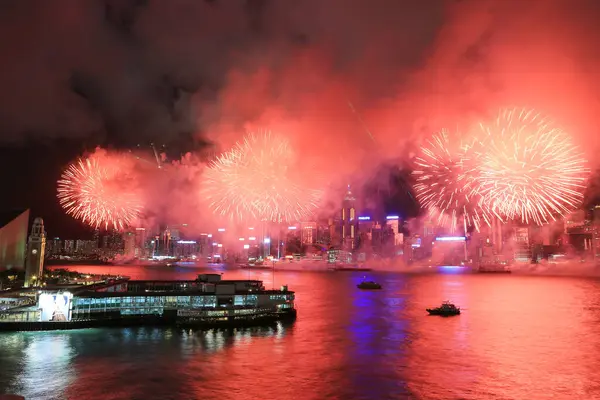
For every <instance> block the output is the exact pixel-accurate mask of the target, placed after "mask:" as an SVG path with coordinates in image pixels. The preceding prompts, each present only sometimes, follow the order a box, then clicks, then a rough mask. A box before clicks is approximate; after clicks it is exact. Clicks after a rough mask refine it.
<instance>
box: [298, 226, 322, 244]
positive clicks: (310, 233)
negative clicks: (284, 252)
mask: <svg viewBox="0 0 600 400" xmlns="http://www.w3.org/2000/svg"><path fill="white" fill-rule="evenodd" d="M317 234H318V229H317V223H316V222H302V223H301V224H300V240H301V242H302V244H313V243H316V242H317Z"/></svg>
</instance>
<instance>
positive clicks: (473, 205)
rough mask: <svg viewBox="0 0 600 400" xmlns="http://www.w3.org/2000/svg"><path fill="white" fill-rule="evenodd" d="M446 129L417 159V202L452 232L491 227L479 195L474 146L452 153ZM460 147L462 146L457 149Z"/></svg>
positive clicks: (429, 143) (429, 141) (432, 139)
mask: <svg viewBox="0 0 600 400" xmlns="http://www.w3.org/2000/svg"><path fill="white" fill-rule="evenodd" d="M451 147H452V145H451V138H450V136H449V134H448V132H447V131H446V130H442V131H441V132H439V133H437V134H435V135H433V137H432V138H431V139H430V140H428V141H427V145H425V146H423V147H422V148H421V150H422V155H421V156H419V157H416V159H415V164H416V168H415V170H414V171H413V174H414V175H415V176H416V184H415V185H414V189H415V194H416V197H417V200H418V201H419V203H420V204H421V206H422V207H424V208H426V209H427V210H428V212H429V214H430V216H431V217H432V218H434V219H435V220H436V222H437V223H438V224H439V225H445V226H447V225H450V228H451V230H452V231H455V230H456V229H457V228H458V227H459V226H461V227H462V228H463V229H464V230H465V231H466V230H467V227H469V226H473V227H475V228H476V229H477V230H479V229H480V226H481V225H482V223H486V224H488V225H489V224H490V221H491V219H490V215H489V213H488V212H487V210H486V209H485V208H483V207H482V205H481V197H480V195H479V193H478V192H477V189H478V187H477V185H476V179H477V168H476V165H475V164H474V157H473V158H472V157H471V156H472V154H471V153H472V149H473V146H471V145H463V146H460V149H457V150H456V151H452V150H451ZM455 147H459V146H455Z"/></svg>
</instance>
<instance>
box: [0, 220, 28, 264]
mask: <svg viewBox="0 0 600 400" xmlns="http://www.w3.org/2000/svg"><path fill="white" fill-rule="evenodd" d="M28 225H29V210H25V211H23V210H17V211H11V212H5V213H3V214H2V215H0V270H7V269H23V267H24V265H25V251H26V245H27V228H28Z"/></svg>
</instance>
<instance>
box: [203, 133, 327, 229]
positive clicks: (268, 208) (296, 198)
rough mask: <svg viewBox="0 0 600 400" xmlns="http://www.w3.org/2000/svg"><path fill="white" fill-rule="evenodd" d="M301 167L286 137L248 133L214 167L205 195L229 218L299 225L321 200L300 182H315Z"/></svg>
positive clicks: (212, 165)
mask: <svg viewBox="0 0 600 400" xmlns="http://www.w3.org/2000/svg"><path fill="white" fill-rule="evenodd" d="M300 168H301V166H300V165H297V163H296V162H295V154H294V151H293V149H292V148H291V146H290V143H289V142H288V140H287V139H285V138H283V137H281V136H276V135H271V133H270V132H264V133H260V134H257V135H255V134H249V135H248V136H246V137H245V138H244V140H243V141H242V142H238V143H236V145H235V146H234V148H233V149H232V150H230V151H228V152H226V153H224V154H223V155H221V156H220V157H218V158H217V159H216V160H215V161H214V162H213V163H211V165H210V167H209V168H208V170H207V171H206V173H205V176H204V187H203V197H204V198H205V199H206V201H207V202H208V203H209V206H210V208H211V209H212V210H213V212H214V213H215V214H217V215H220V216H222V217H225V218H229V219H238V220H248V219H250V220H267V221H275V222H283V221H287V222H294V221H299V220H302V219H303V218H306V217H307V216H309V215H311V213H312V212H313V211H314V209H315V208H316V207H317V203H318V201H319V199H320V196H321V192H320V191H319V190H315V189H311V188H309V187H306V186H304V185H301V184H300V183H299V182H301V181H304V180H306V179H314V176H311V175H310V174H306V173H305V172H306V171H305V169H304V168H302V170H301V169H300ZM302 174H304V175H302Z"/></svg>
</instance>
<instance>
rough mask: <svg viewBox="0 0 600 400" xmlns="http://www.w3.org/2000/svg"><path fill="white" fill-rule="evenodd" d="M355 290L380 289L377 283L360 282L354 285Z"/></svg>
mask: <svg viewBox="0 0 600 400" xmlns="http://www.w3.org/2000/svg"><path fill="white" fill-rule="evenodd" d="M356 287H357V288H359V289H366V290H379V289H381V285H380V284H379V283H377V282H373V281H362V282H361V283H359V284H358V285H356Z"/></svg>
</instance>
